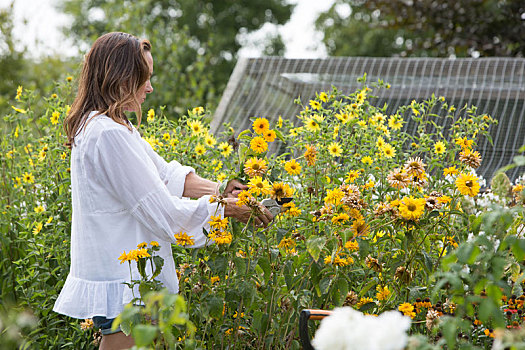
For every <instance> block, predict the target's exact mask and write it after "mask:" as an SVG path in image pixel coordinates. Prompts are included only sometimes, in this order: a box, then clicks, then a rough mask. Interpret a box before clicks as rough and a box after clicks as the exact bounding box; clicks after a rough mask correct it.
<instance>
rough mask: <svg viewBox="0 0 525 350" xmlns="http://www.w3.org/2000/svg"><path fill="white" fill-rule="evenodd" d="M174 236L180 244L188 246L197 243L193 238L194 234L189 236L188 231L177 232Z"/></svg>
mask: <svg viewBox="0 0 525 350" xmlns="http://www.w3.org/2000/svg"><path fill="white" fill-rule="evenodd" d="M174 236H175V239H176V240H177V244H178V245H181V246H187V245H193V244H195V241H194V240H193V239H192V237H193V236H188V235H187V234H186V232H179V233H176V234H175V235H174Z"/></svg>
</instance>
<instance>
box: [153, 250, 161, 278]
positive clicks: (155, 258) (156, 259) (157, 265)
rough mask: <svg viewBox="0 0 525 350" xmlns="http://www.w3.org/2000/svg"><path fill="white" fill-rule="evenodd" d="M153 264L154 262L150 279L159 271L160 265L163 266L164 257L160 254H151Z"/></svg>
mask: <svg viewBox="0 0 525 350" xmlns="http://www.w3.org/2000/svg"><path fill="white" fill-rule="evenodd" d="M153 264H155V272H154V273H153V275H152V276H151V279H154V278H155V277H157V276H158V275H159V274H160V273H161V271H162V267H163V266H164V259H163V258H162V257H160V256H157V255H155V256H153Z"/></svg>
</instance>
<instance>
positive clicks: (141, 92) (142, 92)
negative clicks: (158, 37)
mask: <svg viewBox="0 0 525 350" xmlns="http://www.w3.org/2000/svg"><path fill="white" fill-rule="evenodd" d="M146 61H147V62H148V67H149V77H148V80H146V83H145V84H144V85H142V87H141V88H140V89H138V90H137V95H136V96H137V101H139V103H140V104H143V103H144V101H145V100H146V94H151V93H152V92H153V87H152V86H151V81H150V78H151V75H152V74H153V56H152V55H151V52H149V51H146ZM131 112H136V111H131Z"/></svg>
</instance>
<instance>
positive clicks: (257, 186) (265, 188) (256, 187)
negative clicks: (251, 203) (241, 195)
mask: <svg viewBox="0 0 525 350" xmlns="http://www.w3.org/2000/svg"><path fill="white" fill-rule="evenodd" d="M248 189H249V190H250V192H251V193H252V194H255V195H259V194H263V195H267V194H268V195H269V194H271V193H272V186H271V185H270V183H269V182H268V180H263V179H262V178H261V177H260V176H255V177H253V178H252V179H250V181H249V182H248Z"/></svg>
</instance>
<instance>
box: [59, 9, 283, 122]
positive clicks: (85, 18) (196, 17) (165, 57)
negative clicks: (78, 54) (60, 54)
mask: <svg viewBox="0 0 525 350" xmlns="http://www.w3.org/2000/svg"><path fill="white" fill-rule="evenodd" d="M292 8H293V6H292V5H290V4H287V3H286V2H285V1H284V0H251V1H249V2H240V1H236V0H224V1H213V0H176V1H174V0H160V1H159V0H136V1H129V0H126V1H120V0H111V1H102V0H63V2H62V9H63V10H64V11H65V12H66V13H68V14H71V15H73V24H72V26H71V27H70V28H67V29H65V33H66V34H67V35H69V36H71V37H73V38H75V39H76V40H78V41H79V42H80V43H83V44H86V45H87V47H89V46H90V45H91V44H92V43H93V41H94V40H95V39H96V38H97V37H98V36H100V35H102V34H103V33H106V32H110V31H124V32H129V33H132V34H134V35H137V36H140V37H144V38H148V39H149V40H150V41H151V43H152V46H153V50H152V53H153V56H154V59H155V62H156V65H155V68H154V70H155V73H154V77H153V78H152V83H153V85H154V87H155V86H156V87H157V91H156V93H155V94H153V95H152V96H151V97H149V98H148V100H147V101H148V102H147V103H149V104H150V105H151V106H160V105H165V104H168V105H169V106H170V107H168V108H171V109H170V110H168V112H169V113H168V114H171V115H174V116H177V115H180V114H182V113H184V112H185V111H186V109H187V108H189V107H192V106H195V105H202V104H205V103H208V105H209V106H210V105H211V106H212V107H213V104H214V103H216V102H217V101H218V98H219V97H220V95H221V93H222V90H223V89H224V87H225V85H226V82H227V81H228V79H229V76H230V74H231V72H232V70H233V67H234V66H235V62H236V58H237V51H238V49H239V48H240V45H239V43H238V42H237V35H238V34H240V33H249V32H251V31H254V30H257V29H259V28H260V27H261V26H262V25H263V24H264V23H266V22H271V23H276V24H282V23H285V22H286V21H287V20H288V19H289V18H290V15H291V11H292ZM274 43H275V45H274V46H275V47H274V48H273V49H270V50H269V51H272V50H273V51H274V52H279V50H280V49H282V48H281V47H280V46H279V45H280V43H282V41H279V40H274ZM86 45H84V46H86ZM270 46H271V45H270ZM84 49H85V47H84ZM267 49H268V48H267Z"/></svg>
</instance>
